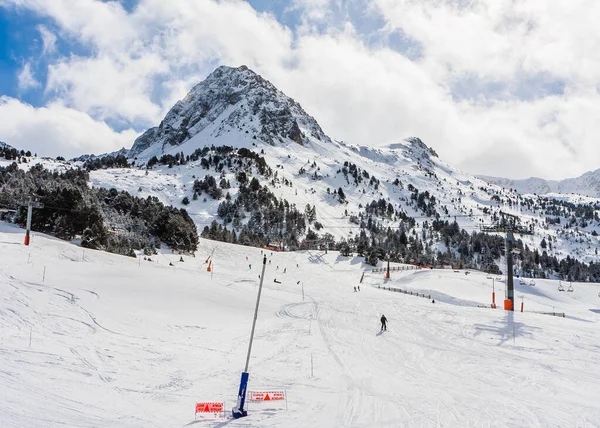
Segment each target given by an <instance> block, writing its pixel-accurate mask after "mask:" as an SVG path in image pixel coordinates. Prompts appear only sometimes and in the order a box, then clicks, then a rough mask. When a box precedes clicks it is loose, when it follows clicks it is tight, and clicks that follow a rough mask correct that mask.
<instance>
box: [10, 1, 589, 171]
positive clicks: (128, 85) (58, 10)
mask: <svg viewBox="0 0 600 428" xmlns="http://www.w3.org/2000/svg"><path fill="white" fill-rule="evenodd" d="M598 16H600V2H598V1H597V0H556V1H548V0H495V1H489V0H290V1H283V0H252V1H239V0H238V1H235V0H232V1H225V0H223V1H215V0H169V1H165V0H121V1H101V0H0V140H2V141H5V142H7V143H9V144H11V145H13V146H16V147H19V148H25V149H31V150H35V151H37V152H38V154H40V155H52V156H56V155H63V156H65V157H71V156H76V155H79V154H83V153H102V152H107V151H112V150H115V149H119V148H121V147H130V146H131V144H132V142H133V140H134V139H135V137H136V136H137V135H139V134H140V133H141V132H143V131H144V130H145V129H147V128H148V127H150V126H155V125H157V124H158V123H159V122H160V120H161V119H162V117H163V116H164V114H165V113H166V111H167V110H168V109H169V108H170V107H171V106H172V105H173V103H174V102H175V101H176V100H178V99H181V98H183V97H184V96H185V94H186V92H187V91H188V90H189V89H190V88H191V87H192V86H193V85H194V84H195V83H198V82H199V81H201V80H202V79H204V78H205V77H206V76H207V75H208V74H209V73H210V72H211V71H212V70H213V69H214V68H216V67H217V66H218V65H221V64H224V65H230V66H239V65H242V64H245V65H247V66H248V67H250V68H252V69H253V70H254V71H256V72H257V73H259V74H261V75H262V76H263V77H265V78H266V79H268V80H270V81H271V82H272V83H273V84H275V86H277V87H278V88H279V89H281V90H282V91H283V92H285V93H287V94H288V95H289V96H291V97H292V98H294V99H296V100H297V101H298V102H300V103H301V104H302V106H303V107H304V109H305V110H306V111H307V112H308V113H309V114H311V115H312V116H314V117H315V118H316V119H317V121H318V122H319V123H320V124H321V126H322V127H323V129H324V131H325V132H326V133H327V134H329V135H330V136H331V137H332V138H335V139H338V140H344V141H347V142H350V143H356V144H364V145H370V146H377V145H381V144H387V143H390V142H394V141H398V140H401V139H404V138H406V137H409V136H418V137H420V138H421V139H422V140H423V141H424V142H425V143H426V144H428V145H429V146H431V147H433V148H434V149H435V150H436V151H437V152H438V154H439V155H440V157H441V158H442V159H444V160H445V161H446V162H448V163H450V164H452V165H453V166H455V167H458V168H461V169H463V170H464V171H467V172H471V173H476V174H486V175H497V176H505V177H510V178H526V177H530V176H539V177H543V178H553V179H557V178H566V177H571V176H577V175H580V174H582V173H584V172H586V171H589V170H595V169H598V168H600V140H599V138H598V134H599V132H600V95H599V90H600V30H599V28H600V26H598V25H597V22H595V19H594V18H597V17H598Z"/></svg>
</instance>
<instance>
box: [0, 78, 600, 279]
mask: <svg viewBox="0 0 600 428" xmlns="http://www.w3.org/2000/svg"><path fill="white" fill-rule="evenodd" d="M240 149H242V150H244V152H243V153H242V150H240ZM248 150H250V151H251V152H249V151H248ZM125 154H127V155H128V156H129V162H130V163H132V164H133V166H132V167H129V168H113V167H111V166H107V165H102V163H101V160H102V159H105V158H107V157H104V158H103V157H91V156H90V157H81V158H78V160H74V161H72V162H70V163H65V162H57V163H53V162H50V161H43V164H44V167H46V168H47V169H50V170H58V171H62V170H64V169H65V168H76V167H87V168H89V169H90V180H89V185H90V186H95V187H100V188H107V189H108V188H115V189H117V190H122V191H127V192H129V193H130V194H131V195H133V196H137V197H140V198H144V199H146V198H148V197H157V198H158V199H160V201H162V202H163V203H165V204H168V205H173V206H174V207H177V208H185V210H186V211H187V212H188V213H189V215H190V216H191V218H192V219H193V220H194V222H195V224H196V226H197V229H198V232H201V233H202V232H204V229H205V228H207V227H212V226H213V222H214V221H216V222H217V223H218V224H219V225H221V226H223V227H227V228H228V233H231V232H232V231H233V232H235V233H236V234H238V235H239V234H241V233H243V234H245V235H246V236H249V235H252V236H251V237H250V238H256V237H259V238H260V243H258V242H259V239H254V241H252V240H251V239H246V240H245V241H244V242H246V243H247V244H249V245H264V242H262V241H265V240H266V241H269V240H272V241H276V242H278V241H284V243H285V244H286V245H290V246H292V247H295V248H301V244H306V245H313V246H316V247H318V246H319V245H320V244H326V243H333V242H334V241H335V242H336V243H339V242H341V241H345V240H348V242H350V243H351V244H352V245H353V246H355V247H357V246H358V243H357V241H358V240H359V237H360V239H361V240H362V242H363V243H364V242H368V244H369V247H370V250H369V251H370V252H374V251H375V250H376V251H377V252H378V254H379V257H380V258H381V257H383V256H384V255H385V253H386V252H391V253H392V257H396V258H398V260H400V259H401V260H402V261H405V262H410V261H411V260H413V261H417V262H419V263H422V264H444V263H458V262H459V261H460V262H461V263H462V262H464V263H467V265H469V264H470V265H471V266H473V267H476V268H479V269H483V268H484V266H489V265H490V263H491V261H490V257H493V258H494V263H496V264H497V265H498V266H499V267H500V268H501V269H503V270H504V262H503V259H501V258H500V256H499V255H498V251H496V250H499V249H500V246H503V243H502V242H499V241H498V240H496V242H494V243H490V242H486V243H484V244H483V245H480V244H476V245H474V242H466V239H467V238H465V237H464V236H458V232H460V231H465V232H466V233H467V234H469V235H470V234H473V233H475V232H480V230H481V227H482V226H486V225H487V226H489V225H492V224H494V223H496V222H498V221H499V219H500V218H501V217H502V213H508V214H512V215H515V216H517V217H518V221H519V222H520V225H521V226H522V227H523V228H524V229H527V230H532V231H533V232H534V234H533V235H522V236H521V235H520V236H517V239H519V240H520V241H521V244H520V245H521V247H520V248H521V249H522V250H523V253H522V254H528V257H529V259H530V262H528V263H529V266H527V269H528V270H529V271H530V273H531V271H532V270H538V271H539V266H540V260H542V262H543V263H545V266H542V269H549V266H552V268H553V269H554V270H557V269H558V267H557V266H558V262H559V261H560V260H563V259H566V258H567V256H571V257H574V258H576V259H577V260H579V261H581V262H585V263H590V262H595V263H597V262H598V261H600V259H599V258H598V254H597V252H598V248H599V247H600V239H599V237H598V233H600V204H599V203H598V202H597V201H596V200H593V199H586V200H577V199H576V198H575V197H568V198H564V197H552V198H548V197H545V196H544V197H542V196H539V195H533V194H521V193H519V192H515V191H511V190H509V189H505V188H503V187H501V186H497V185H494V184H489V183H487V182H485V181H483V180H481V179H480V178H477V177H474V176H471V175H469V174H466V173H463V172H461V171H459V170H457V169H455V168H453V167H452V166H450V165H448V164H446V163H445V162H444V161H443V160H442V159H440V158H439V157H438V156H437V154H436V153H435V152H434V151H433V150H432V149H431V148H429V147H428V146H427V145H426V144H425V143H424V142H422V141H421V140H420V139H418V138H408V139H406V140H403V141H399V142H397V143H394V144H389V145H388V146H386V147H380V148H372V147H365V146H361V147H359V146H355V145H352V144H349V143H345V142H339V141H335V140H333V139H331V138H330V137H328V136H327V135H325V134H324V133H323V131H322V130H321V128H320V126H319V125H318V123H317V122H316V120H315V119H314V118H312V117H311V116H309V115H308V114H307V113H306V112H305V111H304V110H303V109H302V108H301V107H300V105H299V104H298V103H297V102H296V101H294V100H292V99H291V98H289V97H287V96H286V95H285V94H283V93H282V92H281V91H279V90H278V89H277V88H275V87H274V86H273V85H272V84H271V83H269V82H268V81H267V80H266V79H264V78H262V77H261V76H258V75H257V74H255V73H254V72H252V71H251V70H249V69H248V68H247V67H244V66H242V67H239V68H230V67H219V68H218V69H217V70H215V71H214V72H213V73H212V74H211V75H210V76H209V77H208V78H207V79H206V80H205V81H204V82H201V83H200V84H198V85H196V86H195V87H194V88H193V89H192V90H191V91H190V93H189V94H188V95H187V96H186V97H185V98H184V99H183V100H181V101H179V102H178V103H177V104H176V105H175V106H174V107H173V108H172V109H171V110H170V111H169V113H168V114H167V115H166V117H165V119H164V120H163V121H162V122H161V124H160V125H159V126H158V127H156V128H151V129H149V130H148V131H147V132H146V133H145V134H144V135H143V136H141V137H140V138H139V139H138V140H136V142H135V144H134V145H133V148H132V149H131V151H129V152H126V151H119V152H116V153H113V154H112V159H113V161H114V160H115V157H114V156H118V157H121V158H122V159H121V160H122V161H123V160H125V162H126V161H127V160H126V159H125V158H124V157H123V155H125ZM109 157H111V156H109ZM92 161H98V162H99V163H97V164H94V165H92V166H90V163H93V162H92ZM0 162H4V161H0ZM28 162H29V163H26V164H21V165H20V168H27V167H28V166H30V165H33V164H35V163H38V162H40V161H39V159H36V158H32V159H30V160H29V161H28ZM8 164H10V162H9V161H7V162H6V163H4V165H8ZM252 180H256V185H257V187H256V188H255V189H254V190H248V189H249V187H248V185H249V183H250V182H252ZM209 187H210V188H211V189H213V190H215V191H214V192H207V188H209ZM259 189H260V190H261V191H262V192H263V193H264V194H263V195H262V196H261V197H260V200H261V201H262V202H261V203H263V202H264V201H267V202H264V203H263V204H262V205H259V204H258V202H257V198H258V197H257V196H256V195H258V190H259ZM244 190H246V193H244V192H243V191H244ZM242 200H243V201H244V202H243V203H242V202H240V201H242ZM235 204H238V205H237V206H235ZM249 207H250V208H252V210H253V211H252V210H250V209H249ZM290 212H292V214H291V217H293V219H294V220H293V221H292V220H290V216H289V215H288V214H289V213H290ZM308 213H310V215H306V214H308ZM313 214H314V215H313ZM286 216H287V217H286ZM105 222H106V223H107V226H108V228H110V229H121V230H129V229H127V228H128V227H129V224H117V222H116V221H115V219H113V218H112V217H110V216H109V217H108V218H105ZM444 222H448V223H450V224H452V223H453V222H456V224H457V225H458V226H459V229H458V230H455V231H454V232H453V233H454V236H443V234H442V229H444V228H445V227H446V229H447V228H448V227H449V226H448V227H447V226H445V225H444V224H443V223H444ZM291 223H293V226H294V228H293V230H290V229H291V228H290V227H289V226H290V224H291ZM388 228H389V229H388ZM309 231H310V232H315V231H316V233H318V236H313V235H311V237H310V239H308V234H309ZM246 232H247V233H246ZM394 233H397V234H398V235H401V234H402V233H405V235H404V236H403V237H402V236H393V234H394ZM229 238H230V237H228V238H227V239H225V238H223V239H222V240H228V239H229ZM214 239H220V238H214ZM409 240H410V242H409ZM290 241H293V242H290ZM400 241H403V243H401V244H398V243H399V242H400ZM416 241H418V242H416ZM460 245H462V249H460V248H459V247H460ZM399 246H404V247H405V248H407V251H406V252H405V254H399V253H401V251H399V250H398V247H399ZM474 246H475V247H476V248H478V249H479V250H478V251H473V247H474ZM409 247H410V248H409ZM492 247H493V248H492ZM302 248H304V247H302ZM409 250H410V254H409V253H408V251H409ZM484 253H485V254H484ZM544 254H545V256H544ZM521 258H523V256H522V257H521ZM551 258H556V263H555V262H554V260H550V259H551ZM534 262H535V265H536V266H535V267H532V266H531V265H532V263H534ZM526 264H527V263H526ZM567 271H571V272H567ZM575 271H577V269H576V268H574V267H572V268H568V267H567V268H565V269H562V275H563V276H566V275H567V274H571V273H572V272H575ZM539 273H540V272H537V274H539Z"/></svg>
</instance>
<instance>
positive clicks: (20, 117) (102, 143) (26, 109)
mask: <svg viewBox="0 0 600 428" xmlns="http://www.w3.org/2000/svg"><path fill="white" fill-rule="evenodd" d="M136 135H137V133H136V132H135V131H133V130H126V131H122V132H115V131H113V130H112V129H111V128H110V127H109V126H108V125H107V124H106V123H103V122H98V121H95V120H93V119H92V118H91V117H89V116H88V115H87V114H85V113H82V112H80V111H77V110H73V109H70V108H67V107H65V106H62V105H60V104H57V103H51V104H49V105H48V106H47V107H42V108H35V107H32V106H31V105H29V104H25V103H23V102H21V101H19V100H17V99H14V98H10V97H6V96H1V97H0V140H1V141H6V142H7V143H9V144H11V145H12V146H14V147H17V148H19V149H23V150H31V151H32V152H35V153H38V154H39V155H40V156H56V155H62V156H64V157H66V158H71V157H76V156H79V155H81V154H84V153H96V154H100V153H106V152H109V151H114V150H118V149H120V148H122V147H129V146H130V145H131V142H132V141H133V140H134V139H135V137H136Z"/></svg>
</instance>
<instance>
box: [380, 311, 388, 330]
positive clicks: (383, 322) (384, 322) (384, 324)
mask: <svg viewBox="0 0 600 428" xmlns="http://www.w3.org/2000/svg"><path fill="white" fill-rule="evenodd" d="M381 331H387V318H386V317H385V315H381Z"/></svg>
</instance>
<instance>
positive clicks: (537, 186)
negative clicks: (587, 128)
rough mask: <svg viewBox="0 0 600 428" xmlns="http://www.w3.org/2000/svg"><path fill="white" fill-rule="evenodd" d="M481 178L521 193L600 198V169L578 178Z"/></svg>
mask: <svg viewBox="0 0 600 428" xmlns="http://www.w3.org/2000/svg"><path fill="white" fill-rule="evenodd" d="M479 178H481V179H483V180H485V181H487V182H488V183H491V184H496V185H498V186H502V187H504V188H506V189H515V190H517V191H518V192H519V193H535V194H538V195H545V194H549V193H560V194H572V193H573V194H578V195H584V196H589V197H592V198H596V199H600V169H597V170H596V171H590V172H586V173H585V174H583V175H581V176H579V177H576V178H567V179H565V180H560V181H557V180H544V179H542V178H535V177H532V178H528V179H526V180H511V179H508V178H499V177H488V176H479Z"/></svg>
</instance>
